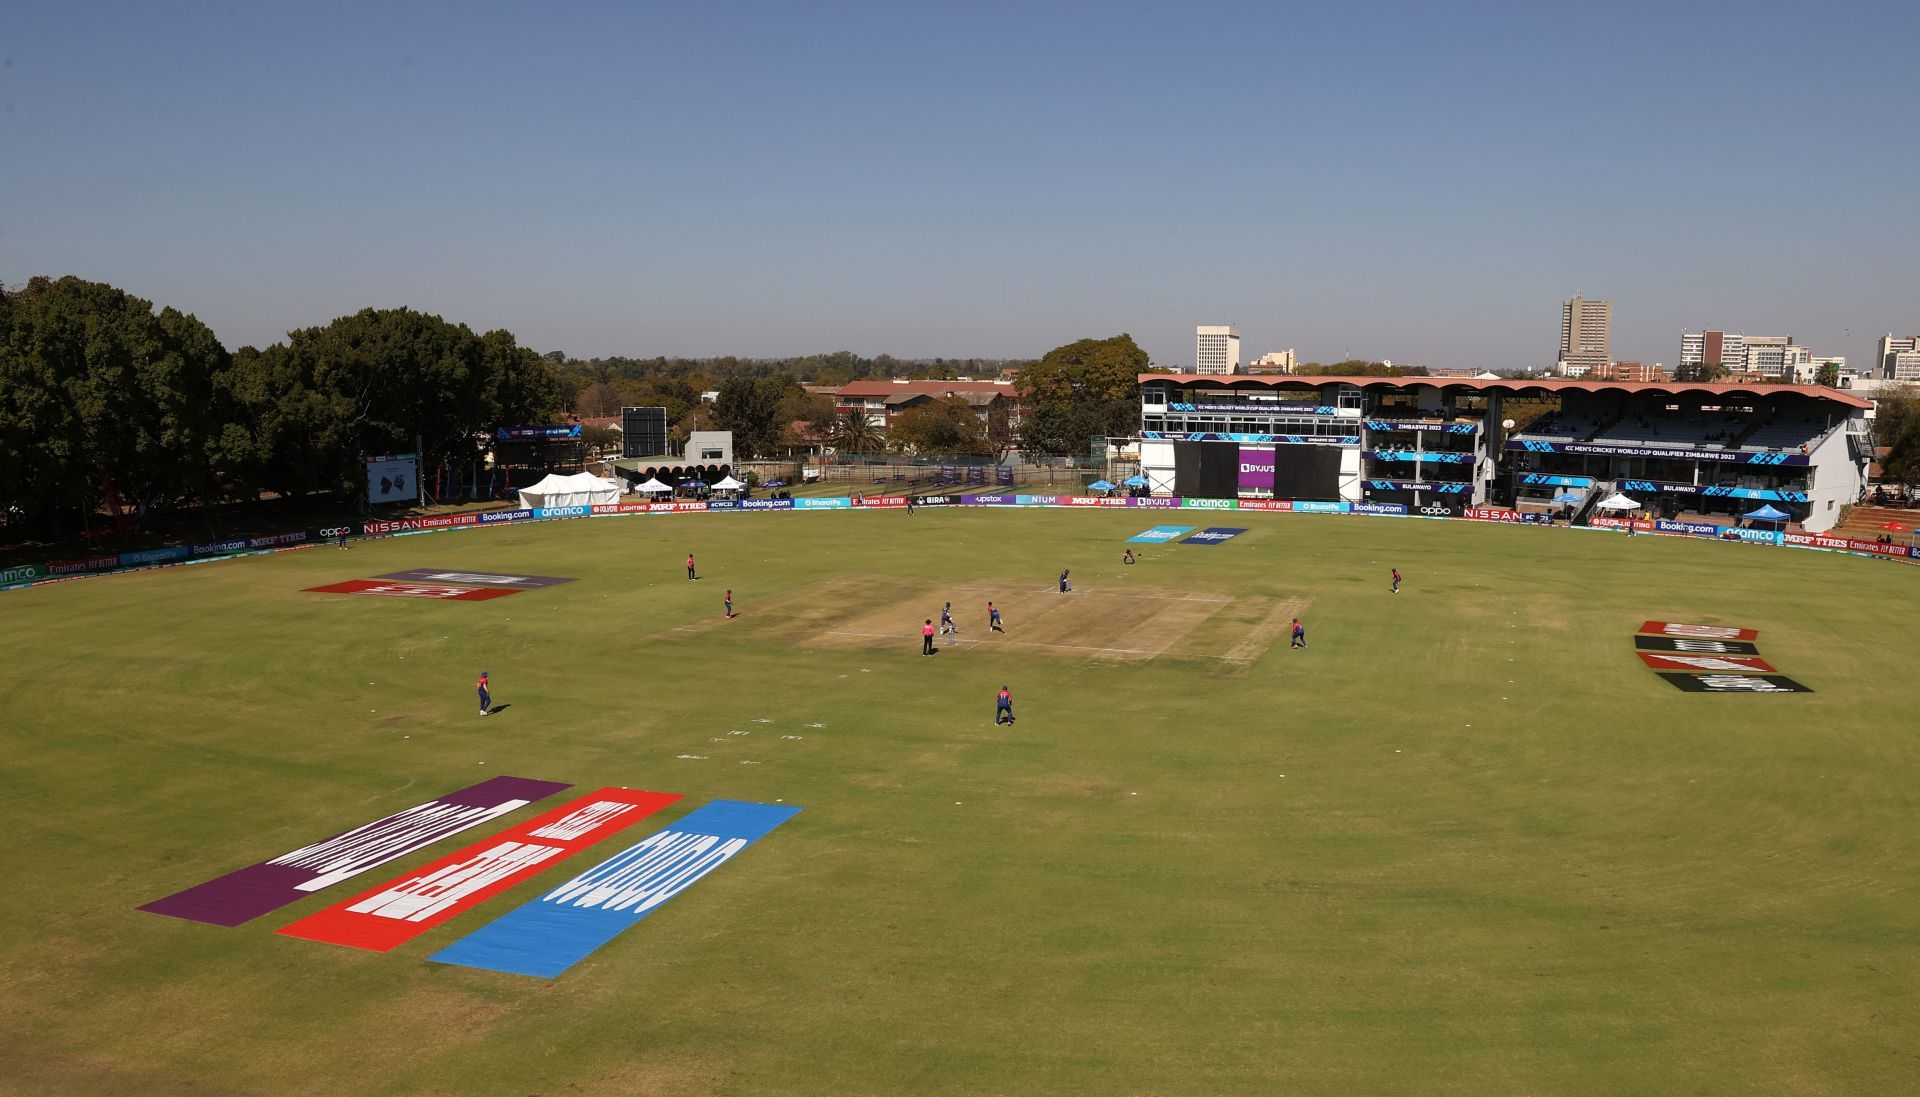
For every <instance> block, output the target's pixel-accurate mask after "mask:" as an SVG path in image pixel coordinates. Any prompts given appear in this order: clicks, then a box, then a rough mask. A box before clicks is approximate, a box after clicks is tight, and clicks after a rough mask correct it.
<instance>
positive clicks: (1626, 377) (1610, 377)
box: [1587, 362, 1673, 385]
mask: <svg viewBox="0 0 1920 1097" xmlns="http://www.w3.org/2000/svg"><path fill="white" fill-rule="evenodd" d="M1587 380H1589V381H1624V382H1628V383H1631V384H1636V385H1646V384H1652V383H1655V382H1658V381H1671V380H1673V378H1672V377H1670V376H1668V374H1667V368H1666V367H1665V366H1663V365H1661V364H1660V363H1659V362H1610V363H1608V364H1606V365H1604V366H1595V367H1593V368H1592V369H1590V370H1588V371H1587Z"/></svg>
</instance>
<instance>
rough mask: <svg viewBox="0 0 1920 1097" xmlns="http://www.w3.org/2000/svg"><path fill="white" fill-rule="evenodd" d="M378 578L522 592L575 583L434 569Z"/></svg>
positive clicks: (551, 577)
mask: <svg viewBox="0 0 1920 1097" xmlns="http://www.w3.org/2000/svg"><path fill="white" fill-rule="evenodd" d="M378 578H381V579H398V580H401V581H403V582H415V583H459V584H461V585H463V586H469V587H515V588H517V589H520V590H534V589H536V588H538V587H554V586H559V585H560V584H561V583H571V582H573V580H571V579H562V578H560V577H559V576H557V575H501V574H499V573H497V572H491V571H440V570H435V569H433V568H414V569H412V570H411V571H396V572H394V573H392V574H390V575H382V576H379V577H378Z"/></svg>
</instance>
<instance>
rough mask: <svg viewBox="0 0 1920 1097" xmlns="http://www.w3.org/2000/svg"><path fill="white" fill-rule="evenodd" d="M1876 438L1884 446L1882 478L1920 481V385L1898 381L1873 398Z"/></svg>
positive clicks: (1892, 480) (1898, 482)
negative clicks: (1896, 384)
mask: <svg viewBox="0 0 1920 1097" xmlns="http://www.w3.org/2000/svg"><path fill="white" fill-rule="evenodd" d="M1873 414H1874V421H1873V440H1874V443H1875V444H1876V445H1880V446H1885V447H1886V448H1887V452H1886V454H1885V455H1884V456H1882V457H1881V458H1880V479H1881V480H1882V481H1883V482H1886V483H1891V484H1920V388H1916V387H1915V386H1913V385H1898V386H1893V387H1890V388H1889V389H1886V390H1883V391H1882V392H1881V393H1880V394H1879V395H1878V396H1876V397H1875V398H1874V413H1873Z"/></svg>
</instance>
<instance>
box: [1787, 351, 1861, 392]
mask: <svg viewBox="0 0 1920 1097" xmlns="http://www.w3.org/2000/svg"><path fill="white" fill-rule="evenodd" d="M1828 366H1832V367H1833V373H1834V383H1835V384H1836V385H1837V384H1839V383H1840V381H1839V379H1840V378H1842V377H1846V376H1848V370H1847V358H1846V356H1845V355H1843V354H1840V355H1832V356H1830V357H1826V358H1809V359H1807V362H1806V364H1805V365H1802V366H1795V367H1794V368H1793V383H1794V384H1796V385H1812V384H1816V383H1818V382H1819V380H1820V371H1821V370H1823V369H1826V368H1827V367H1828Z"/></svg>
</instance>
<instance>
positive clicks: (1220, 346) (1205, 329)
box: [1193, 324, 1240, 375]
mask: <svg viewBox="0 0 1920 1097" xmlns="http://www.w3.org/2000/svg"><path fill="white" fill-rule="evenodd" d="M1193 372H1195V373H1204V374H1215V375H1217V374H1223V373H1238V372H1240V329H1239V328H1237V327H1235V326H1234V325H1232V324H1202V325H1200V326H1199V327H1196V328H1194V329H1193Z"/></svg>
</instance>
